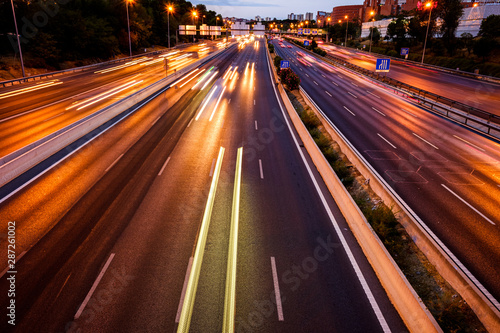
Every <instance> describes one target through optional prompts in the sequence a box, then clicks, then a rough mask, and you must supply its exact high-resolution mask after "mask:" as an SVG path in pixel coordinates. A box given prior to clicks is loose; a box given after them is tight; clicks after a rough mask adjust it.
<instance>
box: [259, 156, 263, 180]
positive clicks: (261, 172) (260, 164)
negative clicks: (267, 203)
mask: <svg viewBox="0 0 500 333" xmlns="http://www.w3.org/2000/svg"><path fill="white" fill-rule="evenodd" d="M259 169H260V179H264V171H263V170H262V160H261V159H259Z"/></svg>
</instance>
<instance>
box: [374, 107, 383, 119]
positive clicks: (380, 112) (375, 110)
mask: <svg viewBox="0 0 500 333" xmlns="http://www.w3.org/2000/svg"><path fill="white" fill-rule="evenodd" d="M372 109H373V110H374V111H376V112H378V113H380V114H381V115H383V116H384V117H385V114H384V113H383V112H381V111H379V110H377V109H375V108H374V107H373V106H372Z"/></svg>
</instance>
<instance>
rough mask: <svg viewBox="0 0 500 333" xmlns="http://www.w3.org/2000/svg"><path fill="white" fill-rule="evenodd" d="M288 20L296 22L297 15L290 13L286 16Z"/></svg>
mask: <svg viewBox="0 0 500 333" xmlns="http://www.w3.org/2000/svg"><path fill="white" fill-rule="evenodd" d="M288 19H289V20H296V19H297V15H296V14H294V13H290V14H288Z"/></svg>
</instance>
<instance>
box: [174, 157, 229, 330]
mask: <svg viewBox="0 0 500 333" xmlns="http://www.w3.org/2000/svg"><path fill="white" fill-rule="evenodd" d="M224 150H225V149H224V147H220V150H219V156H218V157H217V164H216V166H215V171H214V177H213V178H212V184H211V185H210V192H209V194H208V200H207V204H206V206H205V212H204V214H203V220H202V222H201V228H200V234H199V237H198V241H197V244H196V250H195V253H194V256H193V267H192V269H191V273H190V275H189V280H188V285H187V288H186V294H185V297H184V302H183V304H182V311H181V316H180V319H179V326H178V327H177V332H179V333H180V332H184V333H187V332H189V326H190V324H191V317H192V315H193V307H194V300H195V298H196V289H197V287H198V280H199V278H200V271H201V263H202V261H203V254H204V252H205V244H206V242H207V235H208V227H209V225H210V219H211V216H212V209H213V207H214V201H215V192H216V190H217V183H218V181H219V176H220V171H221V166H222V159H223V158H224Z"/></svg>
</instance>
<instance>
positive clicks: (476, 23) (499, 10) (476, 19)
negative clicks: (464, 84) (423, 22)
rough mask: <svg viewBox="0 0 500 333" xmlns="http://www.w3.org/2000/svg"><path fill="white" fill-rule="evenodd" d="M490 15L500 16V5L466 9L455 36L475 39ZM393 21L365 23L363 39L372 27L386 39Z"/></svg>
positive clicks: (492, 4) (483, 5)
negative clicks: (464, 35)
mask: <svg viewBox="0 0 500 333" xmlns="http://www.w3.org/2000/svg"><path fill="white" fill-rule="evenodd" d="M490 15H500V3H487V4H482V5H479V6H477V7H473V6H472V7H468V8H465V9H464V13H463V15H462V17H460V20H459V22H458V27H457V30H456V31H455V36H456V37H460V36H461V35H462V34H463V33H470V34H471V35H472V36H474V37H475V36H477V35H478V34H479V29H480V28H481V22H483V20H484V19H486V18H487V17H488V16H490ZM408 19H409V17H408ZM393 20H394V19H384V20H380V21H375V22H364V23H363V25H362V27H361V38H366V37H368V36H369V35H370V27H372V26H373V27H376V28H377V29H378V30H379V31H380V35H381V36H382V37H385V35H387V27H388V26H389V24H390V23H391V22H392V21H393ZM437 25H438V26H439V25H440V22H439V21H437ZM438 37H439V36H438Z"/></svg>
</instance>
